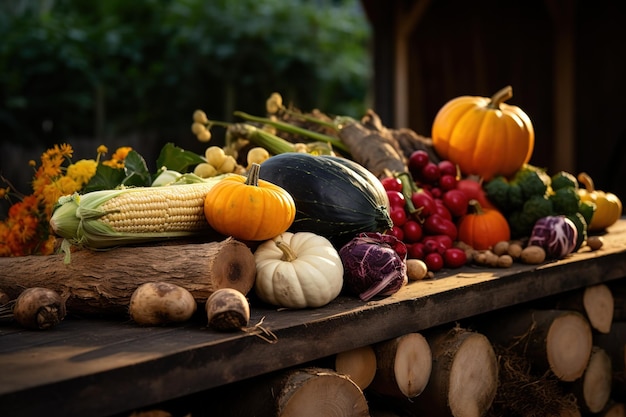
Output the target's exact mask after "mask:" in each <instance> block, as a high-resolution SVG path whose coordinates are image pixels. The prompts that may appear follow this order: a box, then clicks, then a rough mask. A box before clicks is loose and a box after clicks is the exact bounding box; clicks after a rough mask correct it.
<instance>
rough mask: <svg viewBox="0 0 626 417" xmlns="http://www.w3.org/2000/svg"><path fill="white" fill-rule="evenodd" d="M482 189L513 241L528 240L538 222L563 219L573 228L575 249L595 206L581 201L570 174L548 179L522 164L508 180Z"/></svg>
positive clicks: (499, 179) (494, 181)
mask: <svg viewBox="0 0 626 417" xmlns="http://www.w3.org/2000/svg"><path fill="white" fill-rule="evenodd" d="M484 189H485V192H486V194H487V197H488V198H489V200H490V201H491V202H492V203H493V204H494V205H495V206H496V207H498V208H499V209H500V210H501V211H502V213H503V214H504V215H505V217H506V218H507V221H508V223H509V226H510V228H511V236H512V237H513V238H521V237H527V236H530V234H531V232H532V230H533V227H534V225H535V223H536V222H537V221H538V220H539V219H541V218H544V217H547V216H555V215H564V216H567V217H568V218H569V219H570V221H571V222H573V223H574V225H575V226H576V229H577V232H578V233H577V236H578V237H577V242H576V249H578V248H579V247H580V246H581V245H582V243H583V242H584V241H585V239H586V236H587V226H588V224H589V222H590V221H591V219H592V217H593V215H594V211H595V204H590V202H588V201H583V200H581V198H580V196H579V193H578V181H577V180H576V178H575V177H574V176H573V175H572V174H570V173H568V172H564V171H561V172H558V173H556V174H554V175H553V176H552V177H550V176H549V175H548V174H547V172H546V171H545V170H544V169H541V168H538V167H536V166H533V165H530V164H525V165H524V166H523V167H522V168H520V169H519V170H518V171H516V172H515V174H514V175H513V176H512V177H511V178H510V179H508V178H507V177H504V176H501V175H500V176H497V177H495V178H493V179H492V180H491V181H488V182H487V183H486V184H485V185H484Z"/></svg>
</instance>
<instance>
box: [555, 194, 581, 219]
mask: <svg viewBox="0 0 626 417" xmlns="http://www.w3.org/2000/svg"><path fill="white" fill-rule="evenodd" d="M550 200H552V204H553V206H554V212H555V213H556V214H565V215H570V214H574V213H577V212H578V210H579V205H580V204H579V203H580V196H579V195H578V192H576V189H574V187H566V188H559V189H558V190H556V191H554V194H552V195H551V196H550Z"/></svg>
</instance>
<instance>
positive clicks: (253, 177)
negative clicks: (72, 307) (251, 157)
mask: <svg viewBox="0 0 626 417" xmlns="http://www.w3.org/2000/svg"><path fill="white" fill-rule="evenodd" d="M260 170H261V165H259V164H257V163H256V162H254V163H253V164H252V166H251V167H250V171H248V177H247V178H246V185H251V186H253V187H257V186H258V185H259V172H260Z"/></svg>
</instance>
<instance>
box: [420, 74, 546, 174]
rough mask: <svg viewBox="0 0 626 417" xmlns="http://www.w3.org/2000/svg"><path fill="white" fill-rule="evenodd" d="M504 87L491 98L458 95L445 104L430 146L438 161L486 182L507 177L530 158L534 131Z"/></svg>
mask: <svg viewBox="0 0 626 417" xmlns="http://www.w3.org/2000/svg"><path fill="white" fill-rule="evenodd" d="M511 97H513V89H512V88H511V86H507V87H505V88H503V89H502V90H500V91H498V92H497V93H496V94H494V95H493V97H491V98H486V97H476V96H462V97H457V98H454V99H452V100H450V101H449V102H447V103H446V104H445V105H444V106H443V107H442V108H441V109H440V110H439V112H438V113H437V115H436V116H435V120H434V122H433V128H432V139H433V146H434V148H435V150H436V151H437V154H438V155H439V156H440V157H441V158H442V159H448V160H450V161H452V162H454V163H455V164H458V166H459V168H460V170H461V172H462V173H463V174H466V175H479V176H481V177H482V178H483V179H484V180H486V181H488V180H490V179H492V178H493V177H494V176H496V175H504V176H510V175H513V174H514V173H515V171H517V170H518V169H519V168H520V167H521V166H522V165H524V164H525V163H527V162H528V161H529V160H530V157H531V156H532V152H533V149H534V146H535V132H534V129H533V125H532V123H531V121H530V118H529V117H528V115H527V114H526V113H524V111H522V109H520V108H519V107H517V106H512V105H508V104H505V103H504V102H505V101H506V100H508V99H510V98H511Z"/></svg>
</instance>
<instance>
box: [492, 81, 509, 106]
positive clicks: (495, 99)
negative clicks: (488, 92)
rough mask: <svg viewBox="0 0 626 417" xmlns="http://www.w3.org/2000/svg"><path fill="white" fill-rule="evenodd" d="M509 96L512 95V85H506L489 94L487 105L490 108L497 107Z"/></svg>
mask: <svg viewBox="0 0 626 417" xmlns="http://www.w3.org/2000/svg"><path fill="white" fill-rule="evenodd" d="M511 97H513V87H511V86H510V85H507V86H506V87H504V88H503V89H501V90H499V91H498V92H497V93H495V94H494V95H493V96H491V101H490V102H489V107H490V108H492V109H499V108H500V104H502V103H504V102H505V101H507V100H508V99H510V98H511Z"/></svg>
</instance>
